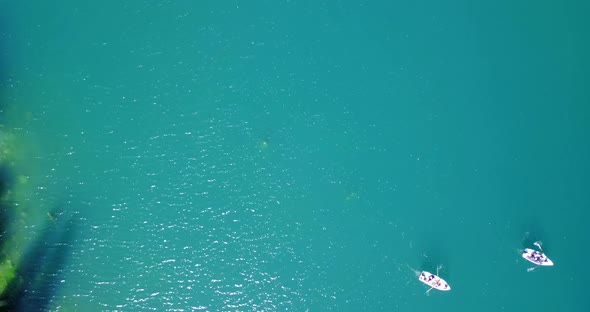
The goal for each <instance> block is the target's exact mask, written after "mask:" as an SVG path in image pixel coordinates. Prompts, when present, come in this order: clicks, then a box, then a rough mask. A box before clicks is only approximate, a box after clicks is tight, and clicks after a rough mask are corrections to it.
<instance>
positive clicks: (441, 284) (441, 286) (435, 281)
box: [418, 270, 451, 291]
mask: <svg viewBox="0 0 590 312" xmlns="http://www.w3.org/2000/svg"><path fill="white" fill-rule="evenodd" d="M437 271H438V270H437ZM437 273H438V272H437ZM418 279H419V280H420V281H421V282H422V283H424V284H426V285H428V286H430V288H431V289H432V288H434V289H438V290H442V291H448V290H451V286H449V283H447V282H446V281H445V280H444V279H442V278H440V277H439V276H438V275H436V274H432V273H430V272H426V271H422V272H420V275H419V276H418ZM428 291H430V289H429V290H428Z"/></svg>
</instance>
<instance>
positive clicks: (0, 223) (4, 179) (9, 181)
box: [0, 164, 14, 257]
mask: <svg viewBox="0 0 590 312" xmlns="http://www.w3.org/2000/svg"><path fill="white" fill-rule="evenodd" d="M13 184H14V176H13V175H12V172H10V170H9V169H8V168H7V167H6V166H4V165H2V164H0V199H3V198H4V196H5V195H6V192H7V191H8V190H9V189H10V188H11V187H12V186H13ZM9 207H10V203H7V202H5V201H4V200H0V246H2V245H3V244H4V242H5V241H6V239H7V236H8V233H7V226H8V223H9V222H10V219H11V218H10V214H9V213H8V211H9ZM1 256H2V255H0V257H1Z"/></svg>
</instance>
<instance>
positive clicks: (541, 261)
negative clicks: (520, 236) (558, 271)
mask: <svg viewBox="0 0 590 312" xmlns="http://www.w3.org/2000/svg"><path fill="white" fill-rule="evenodd" d="M522 257H523V258H525V259H527V260H528V261H530V262H532V263H534V264H536V265H542V266H551V265H553V261H551V259H549V258H548V257H547V256H546V255H545V254H544V253H542V252H540V251H536V250H534V249H530V248H525V249H524V250H523V251H522Z"/></svg>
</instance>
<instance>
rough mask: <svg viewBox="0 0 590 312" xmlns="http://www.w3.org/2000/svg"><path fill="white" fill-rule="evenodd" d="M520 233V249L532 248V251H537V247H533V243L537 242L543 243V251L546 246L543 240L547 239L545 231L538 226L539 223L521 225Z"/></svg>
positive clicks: (532, 222) (531, 222)
mask: <svg viewBox="0 0 590 312" xmlns="http://www.w3.org/2000/svg"><path fill="white" fill-rule="evenodd" d="M521 233H522V239H521V248H522V249H524V248H532V249H538V248H537V247H535V245H534V242H537V241H541V242H543V249H544V250H545V249H546V248H545V247H546V246H545V243H547V242H546V241H545V240H546V239H548V237H547V235H546V232H545V230H544V229H543V227H542V226H540V225H539V223H537V222H534V220H532V221H530V222H528V223H527V224H523V225H522V226H521Z"/></svg>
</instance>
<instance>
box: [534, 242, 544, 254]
mask: <svg viewBox="0 0 590 312" xmlns="http://www.w3.org/2000/svg"><path fill="white" fill-rule="evenodd" d="M533 245H535V246H537V247H539V249H540V250H541V252H544V251H543V248H541V246H542V245H543V242H541V241H536V242H534V243H533Z"/></svg>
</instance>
